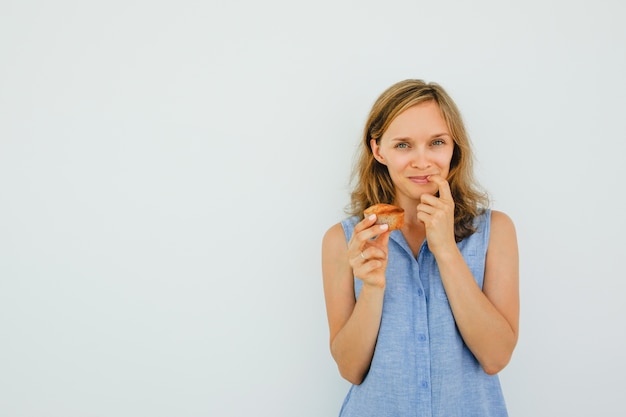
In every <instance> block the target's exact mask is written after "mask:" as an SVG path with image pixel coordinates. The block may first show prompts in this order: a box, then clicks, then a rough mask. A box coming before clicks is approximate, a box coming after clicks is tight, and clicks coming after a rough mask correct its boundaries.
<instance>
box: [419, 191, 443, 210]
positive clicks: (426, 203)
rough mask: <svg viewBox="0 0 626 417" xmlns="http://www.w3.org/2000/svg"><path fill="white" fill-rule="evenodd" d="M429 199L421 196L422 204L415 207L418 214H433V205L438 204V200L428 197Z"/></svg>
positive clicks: (434, 208)
mask: <svg viewBox="0 0 626 417" xmlns="http://www.w3.org/2000/svg"><path fill="white" fill-rule="evenodd" d="M428 197H431V199H430V200H429V199H427V198H426V194H424V195H422V202H421V203H420V204H418V205H417V212H418V213H426V214H433V213H434V212H435V210H436V207H435V205H436V204H438V203H439V199H438V198H437V197H434V196H432V195H428Z"/></svg>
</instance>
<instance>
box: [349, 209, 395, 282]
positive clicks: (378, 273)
mask: <svg viewBox="0 0 626 417" xmlns="http://www.w3.org/2000/svg"><path fill="white" fill-rule="evenodd" d="M375 223H376V215H375V214H372V215H370V216H369V217H366V218H364V219H363V220H361V221H360V222H359V223H358V224H357V225H356V226H355V227H354V232H353V234H352V238H351V239H350V242H348V260H349V262H350V266H351V267H352V271H353V272H354V276H356V277H357V278H359V279H360V280H361V281H363V284H364V285H371V286H375V287H379V288H384V287H385V270H386V269H387V259H388V244H389V234H390V232H389V230H388V229H389V226H387V225H386V224H381V225H378V224H375Z"/></svg>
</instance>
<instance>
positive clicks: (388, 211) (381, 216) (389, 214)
mask: <svg viewBox="0 0 626 417" xmlns="http://www.w3.org/2000/svg"><path fill="white" fill-rule="evenodd" d="M363 214H365V217H367V216H369V215H370V214H375V215H376V224H386V225H389V230H397V229H400V228H401V227H402V225H403V224H404V209H403V208H400V207H398V206H394V205H391V204H384V203H380V204H374V205H373V206H370V207H368V208H366V209H365V211H364V212H363Z"/></svg>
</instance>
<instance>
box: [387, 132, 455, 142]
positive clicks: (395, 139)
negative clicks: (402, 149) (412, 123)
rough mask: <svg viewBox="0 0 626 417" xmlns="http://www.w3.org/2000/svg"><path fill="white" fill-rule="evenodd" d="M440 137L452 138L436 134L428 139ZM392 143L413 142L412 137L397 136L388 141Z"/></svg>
mask: <svg viewBox="0 0 626 417" xmlns="http://www.w3.org/2000/svg"><path fill="white" fill-rule="evenodd" d="M442 136H447V137H449V138H452V135H451V134H449V133H446V132H441V133H436V134H434V135H430V139H435V138H440V137H442ZM390 140H391V141H392V142H400V141H412V140H414V139H413V138H412V137H408V136H398V137H395V138H391V139H390Z"/></svg>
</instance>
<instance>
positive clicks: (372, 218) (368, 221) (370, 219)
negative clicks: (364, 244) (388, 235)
mask: <svg viewBox="0 0 626 417" xmlns="http://www.w3.org/2000/svg"><path fill="white" fill-rule="evenodd" d="M374 223H376V215H375V214H370V215H369V216H367V217H366V218H364V219H363V220H361V221H360V222H358V223H357V224H356V226H354V233H359V232H360V231H362V230H365V229H367V228H368V227H370V226H371V225H373V224H374Z"/></svg>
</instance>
